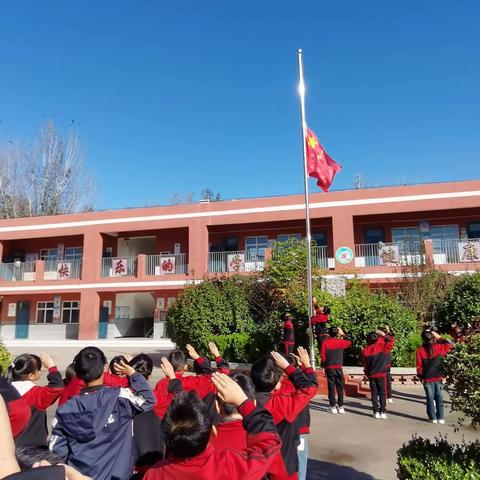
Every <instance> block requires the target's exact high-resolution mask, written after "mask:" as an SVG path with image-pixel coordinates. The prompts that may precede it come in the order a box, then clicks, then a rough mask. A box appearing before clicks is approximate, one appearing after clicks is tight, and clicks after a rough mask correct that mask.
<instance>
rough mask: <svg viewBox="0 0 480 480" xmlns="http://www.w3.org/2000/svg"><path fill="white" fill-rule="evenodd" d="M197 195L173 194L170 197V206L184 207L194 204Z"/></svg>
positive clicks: (191, 193)
mask: <svg viewBox="0 0 480 480" xmlns="http://www.w3.org/2000/svg"><path fill="white" fill-rule="evenodd" d="M194 197H195V194H194V193H193V192H190V193H179V192H175V193H172V195H171V196H170V205H184V204H188V203H193V202H194Z"/></svg>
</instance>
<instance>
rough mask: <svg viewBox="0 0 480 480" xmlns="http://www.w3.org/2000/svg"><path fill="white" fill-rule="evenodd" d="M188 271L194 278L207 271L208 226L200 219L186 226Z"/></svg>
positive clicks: (197, 278) (196, 278) (200, 276)
mask: <svg viewBox="0 0 480 480" xmlns="http://www.w3.org/2000/svg"><path fill="white" fill-rule="evenodd" d="M188 271H189V272H190V275H191V276H192V277H193V279H195V280H199V279H201V278H202V277H203V276H204V275H205V274H206V273H207V272H208V228H207V225H206V224H204V223H201V222H200V221H197V222H195V224H193V225H190V226H189V227H188Z"/></svg>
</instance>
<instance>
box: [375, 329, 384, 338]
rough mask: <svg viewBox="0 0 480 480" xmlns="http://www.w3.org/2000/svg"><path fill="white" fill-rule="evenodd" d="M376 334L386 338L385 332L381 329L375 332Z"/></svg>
mask: <svg viewBox="0 0 480 480" xmlns="http://www.w3.org/2000/svg"><path fill="white" fill-rule="evenodd" d="M375 333H376V334H377V335H380V336H381V337H384V336H385V332H383V331H382V330H380V329H377V330H375Z"/></svg>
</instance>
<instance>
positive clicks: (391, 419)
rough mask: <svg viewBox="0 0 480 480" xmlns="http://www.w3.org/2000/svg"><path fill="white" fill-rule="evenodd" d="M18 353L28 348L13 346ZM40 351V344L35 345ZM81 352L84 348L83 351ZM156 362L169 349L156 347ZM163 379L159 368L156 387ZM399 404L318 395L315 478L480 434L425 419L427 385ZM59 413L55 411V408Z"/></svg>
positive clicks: (375, 468) (61, 358) (346, 473)
mask: <svg viewBox="0 0 480 480" xmlns="http://www.w3.org/2000/svg"><path fill="white" fill-rule="evenodd" d="M10 350H11V352H12V354H14V355H18V354H20V353H23V352H24V351H25V349H22V348H17V347H15V348H10ZM28 350H29V351H31V353H38V352H39V350H38V349H37V348H35V349H33V348H29V349H28ZM77 350H78V349H77ZM77 350H75V349H71V348H65V347H62V348H47V351H48V353H49V354H50V355H52V356H53V358H54V359H55V360H57V364H58V365H59V367H60V368H62V369H63V368H65V366H66V365H68V364H69V363H70V362H71V359H72V358H73V355H74V354H75V353H76V351H77ZM104 351H105V353H106V355H107V357H108V358H111V357H112V356H113V355H117V354H119V353H126V352H128V353H131V354H135V353H139V352H140V351H141V349H139V348H132V347H128V349H127V348H123V347H122V346H119V347H118V348H116V347H115V348H114V347H110V348H104ZM146 353H149V354H150V355H152V357H153V358H154V361H155V364H156V365H158V361H159V359H160V357H161V356H162V354H165V353H166V351H162V350H161V349H152V351H150V352H146ZM160 377H161V373H160V370H159V369H155V372H154V375H153V377H152V382H151V383H152V385H153V384H154V383H155V382H156V381H157V380H158V379H159V378H160ZM394 395H395V403H394V404H393V405H389V413H388V420H375V419H374V418H372V416H371V406H370V401H369V400H364V399H356V398H347V401H346V411H347V413H346V414H345V415H332V414H331V413H329V412H328V410H327V407H328V403H327V401H326V398H325V397H323V396H317V397H315V399H314V401H312V404H311V412H312V415H311V416H312V426H311V431H312V432H311V434H310V436H309V457H310V460H309V473H308V478H309V479H310V480H373V479H382V480H393V479H395V478H396V475H395V468H396V451H397V449H398V448H400V447H401V446H402V444H403V443H404V442H407V441H408V440H409V439H410V438H411V436H412V435H413V434H416V433H418V434H420V435H422V436H427V437H430V438H434V437H435V436H436V435H438V434H440V433H442V434H447V435H448V438H449V439H450V441H456V442H460V441H461V440H462V438H465V440H467V441H468V440H473V439H477V438H480V432H475V431H473V429H469V428H462V429H460V430H459V431H457V432H455V430H454V426H455V421H456V418H457V417H456V415H454V414H452V413H449V412H448V405H447V412H448V413H447V424H446V425H433V424H430V423H428V422H426V421H425V406H424V396H423V389H422V387H418V386H417V387H402V389H401V390H397V391H396V392H395V393H394ZM51 414H53V412H51Z"/></svg>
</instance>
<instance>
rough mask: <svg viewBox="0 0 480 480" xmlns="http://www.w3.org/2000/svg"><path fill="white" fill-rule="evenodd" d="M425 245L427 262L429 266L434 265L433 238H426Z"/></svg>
mask: <svg viewBox="0 0 480 480" xmlns="http://www.w3.org/2000/svg"><path fill="white" fill-rule="evenodd" d="M423 247H424V249H425V263H426V264H427V265H429V266H433V265H434V262H433V243H432V240H430V239H428V240H424V241H423Z"/></svg>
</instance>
